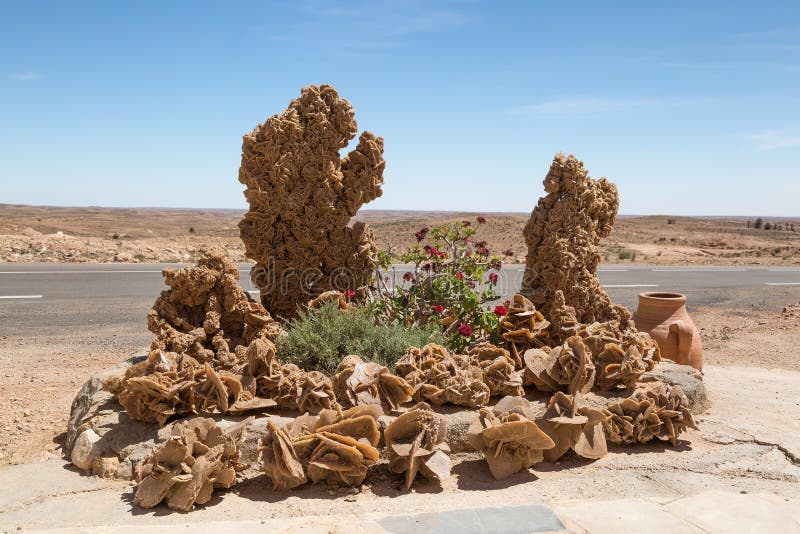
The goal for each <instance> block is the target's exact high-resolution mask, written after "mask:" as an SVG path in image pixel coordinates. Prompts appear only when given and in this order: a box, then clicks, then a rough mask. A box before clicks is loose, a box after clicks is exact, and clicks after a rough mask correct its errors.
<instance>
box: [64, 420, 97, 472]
mask: <svg viewBox="0 0 800 534" xmlns="http://www.w3.org/2000/svg"><path fill="white" fill-rule="evenodd" d="M98 441H100V436H98V435H97V432H95V431H94V430H92V429H91V428H89V429H87V430H84V431H83V432H81V433H80V435H79V436H78V438H77V439H76V440H75V445H74V446H73V447H72V457H71V458H70V459H71V460H72V464H73V465H74V466H75V467H77V468H78V469H82V470H84V471H91V470H92V463H93V462H94V460H95V458H98V457H99V456H100V451H98V450H97V449H98V448H97V447H95V444H96V443H97V442H98Z"/></svg>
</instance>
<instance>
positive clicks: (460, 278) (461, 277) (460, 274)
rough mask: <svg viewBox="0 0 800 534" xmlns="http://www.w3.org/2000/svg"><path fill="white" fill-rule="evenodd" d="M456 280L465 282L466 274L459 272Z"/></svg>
mask: <svg viewBox="0 0 800 534" xmlns="http://www.w3.org/2000/svg"><path fill="white" fill-rule="evenodd" d="M456 278H458V279H459V280H463V279H464V273H462V272H461V271H458V272H457V273H456Z"/></svg>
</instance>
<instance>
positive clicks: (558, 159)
mask: <svg viewBox="0 0 800 534" xmlns="http://www.w3.org/2000/svg"><path fill="white" fill-rule="evenodd" d="M544 189H545V192H547V195H546V196H544V197H542V198H540V199H539V203H538V205H537V206H536V208H535V209H534V210H533V213H531V217H530V219H529V220H528V223H527V224H526V225H525V230H524V236H525V243H526V244H527V246H528V255H527V257H526V258H525V275H524V278H523V281H522V289H521V293H522V294H523V295H525V296H526V297H528V298H529V299H530V300H531V301H532V302H533V304H534V305H535V306H536V309H537V310H539V311H540V312H542V314H544V316H545V317H551V316H556V315H557V314H556V313H554V311H555V300H554V296H555V292H556V291H558V290H561V291H563V293H564V297H565V300H566V304H567V305H569V306H572V307H574V308H575V310H577V313H578V315H577V320H578V321H579V322H581V323H593V322H595V321H601V322H602V321H608V320H611V319H615V320H618V321H620V322H621V323H622V325H623V326H625V323H627V321H628V319H629V318H630V313H629V312H628V310H626V309H625V308H624V307H622V306H618V305H615V304H613V303H612V302H611V299H610V298H609V297H608V295H607V294H606V292H605V291H604V290H603V287H602V286H601V285H600V279H599V278H598V277H597V266H598V264H599V263H600V252H599V243H600V240H601V239H602V238H604V237H608V235H609V234H610V233H611V229H612V228H613V226H614V220H615V219H616V216H617V209H618V208H619V195H618V193H617V187H616V186H615V185H614V184H613V183H611V182H609V181H608V180H606V179H605V178H601V179H599V180H593V179H592V178H590V177H589V173H588V171H587V170H586V169H585V168H584V167H583V163H582V162H581V161H578V160H577V159H576V158H575V156H572V155H570V156H565V155H564V154H563V153H558V154H556V156H555V158H554V159H553V163H552V165H551V166H550V171H549V172H548V173H547V176H545V178H544Z"/></svg>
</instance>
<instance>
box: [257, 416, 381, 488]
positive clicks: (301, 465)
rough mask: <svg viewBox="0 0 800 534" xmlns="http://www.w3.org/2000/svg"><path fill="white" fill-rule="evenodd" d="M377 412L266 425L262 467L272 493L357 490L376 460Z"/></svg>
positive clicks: (378, 437) (310, 417) (377, 438)
mask: <svg viewBox="0 0 800 534" xmlns="http://www.w3.org/2000/svg"><path fill="white" fill-rule="evenodd" d="M382 415H383V410H381V409H380V406H365V407H362V406H358V407H355V408H352V409H350V410H345V411H341V410H323V411H321V412H320V414H319V415H317V416H310V415H306V416H303V417H300V418H297V419H295V420H294V421H293V422H292V423H291V424H289V425H286V426H285V427H283V428H277V427H276V426H275V425H274V424H273V423H272V422H271V421H268V422H267V429H268V433H267V435H265V436H264V437H263V438H262V439H261V443H260V446H259V450H260V451H261V465H262V469H263V470H264V472H265V473H266V475H267V477H269V478H270V479H271V480H272V486H273V489H276V490H288V489H292V488H294V487H297V486H300V485H302V484H305V483H306V482H308V481H309V480H310V481H311V482H314V483H318V482H322V481H326V482H327V483H329V484H332V485H344V486H358V485H360V484H361V483H362V482H363V481H364V478H365V477H366V476H367V469H368V468H369V467H370V466H371V465H373V464H374V463H375V462H376V461H377V459H378V450H377V449H376V448H375V447H376V446H377V445H378V441H379V440H380V430H379V429H378V423H377V420H378V418H379V417H380V416H382Z"/></svg>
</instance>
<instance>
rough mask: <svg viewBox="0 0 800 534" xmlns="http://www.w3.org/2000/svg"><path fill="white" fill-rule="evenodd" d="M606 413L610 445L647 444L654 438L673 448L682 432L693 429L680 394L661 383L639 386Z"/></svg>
mask: <svg viewBox="0 0 800 534" xmlns="http://www.w3.org/2000/svg"><path fill="white" fill-rule="evenodd" d="M608 412H609V414H610V417H609V418H608V419H607V421H605V422H604V425H605V431H606V435H607V436H608V439H609V441H611V442H613V443H619V444H631V443H647V442H648V441H650V440H652V439H653V438H658V439H660V440H664V441H669V442H670V443H671V444H672V446H673V447H675V446H677V444H678V436H680V434H681V433H682V432H683V431H684V430H686V429H687V428H697V426H696V425H695V422H694V417H693V416H692V412H691V411H690V410H689V400H688V399H687V398H686V395H684V393H683V390H682V389H681V388H680V386H669V385H667V384H664V383H663V382H648V383H646V384H644V385H642V386H641V387H640V388H638V389H637V390H635V391H634V392H633V394H632V395H631V396H630V397H628V398H626V399H624V400H623V401H622V402H619V403H616V404H613V405H611V406H609V408H608Z"/></svg>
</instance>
